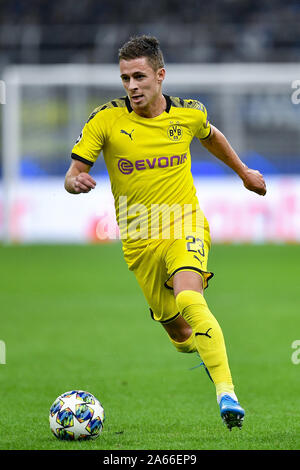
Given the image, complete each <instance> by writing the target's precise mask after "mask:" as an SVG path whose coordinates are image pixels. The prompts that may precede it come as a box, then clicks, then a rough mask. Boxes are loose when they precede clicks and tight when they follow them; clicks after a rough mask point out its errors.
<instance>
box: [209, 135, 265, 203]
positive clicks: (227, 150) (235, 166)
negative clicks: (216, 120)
mask: <svg viewBox="0 0 300 470" xmlns="http://www.w3.org/2000/svg"><path fill="white" fill-rule="evenodd" d="M201 143H202V145H203V146H204V147H205V148H206V149H207V150H208V151H209V152H210V153H212V154H213V155H215V156H216V157H217V158H219V160H221V161H222V162H224V163H225V164H226V165H227V166H229V167H230V168H231V169H232V170H233V171H235V172H236V173H237V174H238V175H239V177H240V178H241V179H242V181H243V183H244V186H245V188H247V189H249V191H254V192H255V193H257V194H259V195H261V196H264V195H265V194H266V192H267V190H266V183H265V180H264V178H263V176H262V174H261V173H260V172H259V171H257V170H252V169H251V168H248V167H247V165H245V164H244V163H243V162H242V161H241V160H240V158H239V157H238V155H237V154H236V152H235V151H234V150H233V148H232V147H231V145H230V144H229V142H228V140H227V139H226V137H225V136H224V135H223V134H222V132H221V131H219V129H217V128H216V127H215V126H211V134H210V136H209V138H208V139H205V140H202V141H201Z"/></svg>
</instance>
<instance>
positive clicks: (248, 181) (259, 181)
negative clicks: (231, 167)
mask: <svg viewBox="0 0 300 470" xmlns="http://www.w3.org/2000/svg"><path fill="white" fill-rule="evenodd" d="M243 182H244V186H245V188H247V189H249V191H254V192H255V193H257V194H260V195H261V196H264V195H265V194H266V192H267V188H266V183H265V180H264V177H263V175H262V174H261V173H260V172H259V171H257V170H251V169H250V168H247V170H246V171H245V174H244V175H243Z"/></svg>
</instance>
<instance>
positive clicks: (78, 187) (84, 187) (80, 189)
mask: <svg viewBox="0 0 300 470" xmlns="http://www.w3.org/2000/svg"><path fill="white" fill-rule="evenodd" d="M95 187H96V181H95V180H94V179H93V178H92V177H91V175H89V174H88V173H79V175H77V176H76V177H75V178H74V182H73V189H74V192H75V193H88V192H90V190H91V189H94V188H95Z"/></svg>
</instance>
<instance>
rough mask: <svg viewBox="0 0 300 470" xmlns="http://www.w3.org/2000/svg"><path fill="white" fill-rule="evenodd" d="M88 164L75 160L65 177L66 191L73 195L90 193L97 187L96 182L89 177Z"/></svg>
mask: <svg viewBox="0 0 300 470" xmlns="http://www.w3.org/2000/svg"><path fill="white" fill-rule="evenodd" d="M90 169H91V167H90V165H88V164H87V163H84V162H80V161H79V160H73V161H72V163H71V165H70V168H69V170H68V171H67V174H66V177H65V189H66V190H67V191H68V192H69V193H71V194H80V193H88V192H90V191H91V189H94V188H95V187H96V181H95V180H94V179H93V178H92V177H91V175H89V171H90Z"/></svg>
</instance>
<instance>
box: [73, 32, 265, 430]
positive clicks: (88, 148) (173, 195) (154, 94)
mask: <svg viewBox="0 0 300 470" xmlns="http://www.w3.org/2000/svg"><path fill="white" fill-rule="evenodd" d="M119 65H120V74H121V80H122V83H123V86H124V88H125V91H126V97H122V98H118V99H114V100H112V101H110V102H109V103H106V104H104V105H102V106H99V107H98V108H96V109H95V110H94V112H93V113H92V114H91V115H90V117H89V119H88V121H87V123H86V124H85V125H84V127H83V130H82V133H81V134H80V136H79V138H78V139H77V142H76V144H75V146H74V148H73V150H72V163H71V165H70V168H69V170H68V172H67V174H66V178H65V189H66V190H67V191H68V192H70V193H73V194H78V193H88V192H89V191H91V190H92V189H94V188H95V186H96V181H95V180H94V178H93V177H92V176H91V175H90V174H89V171H90V169H91V167H92V166H93V163H94V162H95V160H96V159H97V157H98V155H99V154H100V152H101V151H103V155H104V160H105V163H106V166H107V169H108V173H109V177H110V181H111V189H112V193H113V195H114V199H115V208H116V216H117V222H118V225H119V227H120V233H121V239H122V244H123V252H124V257H125V260H126V262H127V264H128V267H129V269H130V270H132V271H133V272H134V274H135V276H136V279H137V281H138V283H139V285H140V287H141V289H142V290H143V293H144V295H145V298H146V300H147V302H148V304H149V307H150V312H151V315H152V318H153V319H154V320H156V321H158V322H160V323H161V324H162V326H163V327H164V328H165V330H166V332H167V334H168V336H169V339H170V341H171V342H172V343H173V345H174V346H175V348H176V349H177V350H178V351H179V352H183V353H191V352H198V353H199V355H200V357H201V359H202V361H203V363H204V366H205V368H206V371H207V372H208V374H209V376H210V378H211V380H212V381H213V383H214V385H215V387H216V395H217V402H218V404H219V407H220V413H221V417H222V419H223V421H224V423H225V424H226V425H227V427H228V428H229V429H231V428H232V427H234V426H237V427H241V426H242V422H243V419H244V414H245V412H244V410H243V408H242V407H241V405H240V404H239V402H238V399H237V397H236V395H235V392H234V385H233V381H232V377H231V373H230V369H229V365H228V359H227V354H226V347H225V342H224V338H223V334H222V330H221V327H220V325H219V323H218V322H217V320H216V318H215V317H214V315H213V314H212V313H211V311H210V309H209V307H208V305H207V303H206V301H205V298H204V294H203V292H204V289H205V288H206V287H207V285H208V280H209V279H210V278H211V277H212V276H213V273H212V272H210V271H208V270H207V260H208V252H209V248H210V234H209V226H208V223H207V220H206V218H205V216H204V214H203V212H202V210H201V208H200V206H199V203H198V199H197V196H196V191H195V187H194V184H193V178H192V174H191V155H190V150H189V147H190V143H191V141H192V139H193V138H194V137H196V138H197V139H199V140H200V142H201V143H202V145H203V146H204V147H205V148H206V149H207V150H208V151H209V152H210V153H212V154H213V155H215V156H216V157H217V158H218V159H220V160H222V161H223V162H224V163H225V164H226V165H228V166H229V167H230V168H231V169H232V170H233V171H234V172H235V173H237V175H238V176H239V177H240V178H241V180H242V182H243V184H244V186H245V187H246V188H247V189H248V190H250V191H254V192H256V193H257V194H259V195H265V193H266V185H265V182H264V179H263V176H262V175H261V174H260V173H259V172H258V171H256V170H252V169H249V168H248V167H247V166H246V165H245V164H244V163H243V162H242V161H241V160H240V159H239V157H238V155H237V154H236V153H235V151H234V150H233V149H232V147H231V146H230V144H229V142H228V141H227V139H226V138H225V136H224V135H223V134H222V133H221V132H220V131H219V130H218V129H217V128H216V127H215V126H213V125H211V124H210V123H209V121H208V118H207V111H206V109H205V107H204V106H203V104H202V103H200V102H199V101H196V100H194V99H181V98H178V97H171V96H167V95H165V94H163V93H162V84H163V81H164V78H165V74H166V71H165V67H164V60H163V55H162V52H161V49H160V46H159V42H158V40H157V39H156V38H155V37H151V36H140V37H134V38H131V39H130V40H129V41H128V42H127V43H125V44H124V45H123V46H122V47H121V49H120V50H119Z"/></svg>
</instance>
